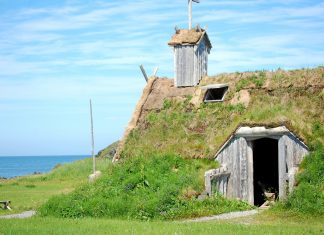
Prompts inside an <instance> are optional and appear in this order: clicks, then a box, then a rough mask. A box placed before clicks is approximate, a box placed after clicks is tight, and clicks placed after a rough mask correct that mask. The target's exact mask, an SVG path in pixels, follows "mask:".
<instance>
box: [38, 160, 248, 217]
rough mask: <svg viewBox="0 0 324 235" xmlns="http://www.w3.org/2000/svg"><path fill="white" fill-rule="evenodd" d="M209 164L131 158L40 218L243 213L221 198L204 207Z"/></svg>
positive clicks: (52, 204)
mask: <svg viewBox="0 0 324 235" xmlns="http://www.w3.org/2000/svg"><path fill="white" fill-rule="evenodd" d="M209 167H210V161H209V166H208V162H207V161H206V160H187V159H183V158H181V157H179V156H175V155H155V156H150V157H147V158H145V157H134V158H129V159H127V160H126V161H125V162H123V163H119V164H117V165H112V166H111V167H110V168H109V170H108V172H107V173H108V174H106V175H105V176H103V177H102V178H100V179H99V180H98V181H96V182H95V183H94V184H87V185H84V186H83V187H81V188H79V189H77V190H76V191H75V192H73V193H71V194H68V195H61V196H56V197H53V198H51V199H50V200H49V201H48V202H47V203H46V204H45V205H43V206H42V207H41V208H40V210H39V213H40V215H42V216H46V215H51V216H56V217H70V218H80V217H108V218H135V219H142V220H149V219H175V218H186V217H194V216H197V215H200V216H204V215H210V214H218V213H222V212H227V211H233V210H244V209H247V208H250V206H249V205H247V204H246V203H243V202H238V201H229V200H225V199H224V198H222V197H221V196H215V197H211V198H209V199H207V200H204V201H200V200H198V199H197V198H196V197H197V195H198V194H199V192H202V191H203V190H204V188H203V185H204V184H203V172H204V171H205V170H207V169H208V168H209Z"/></svg>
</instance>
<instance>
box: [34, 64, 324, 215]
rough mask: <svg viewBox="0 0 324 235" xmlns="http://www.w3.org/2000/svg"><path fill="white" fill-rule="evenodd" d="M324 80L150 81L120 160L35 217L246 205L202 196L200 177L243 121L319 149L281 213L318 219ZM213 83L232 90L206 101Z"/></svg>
mask: <svg viewBox="0 0 324 235" xmlns="http://www.w3.org/2000/svg"><path fill="white" fill-rule="evenodd" d="M323 80H324V68H323V67H319V68H316V69H302V70H294V71H282V70H278V71H275V72H266V71H257V72H249V73H233V74H221V75H218V76H216V77H206V78H204V79H203V80H202V82H201V84H200V85H199V86H198V87H194V88H193V87H191V88H175V87H174V86H173V81H172V80H169V79H166V78H151V79H150V80H149V81H148V84H147V86H146V87H145V89H144V91H143V95H142V97H141V99H140V100H139V102H138V104H137V106H136V108H135V112H134V114H133V116H132V118H131V121H130V123H129V125H128V127H127V129H126V131H125V135H124V138H123V139H122V140H121V141H120V142H119V146H118V149H117V154H116V156H117V157H119V158H118V159H119V163H118V164H112V165H110V166H109V167H108V169H107V170H106V171H104V172H103V176H102V177H101V178H100V179H98V180H97V181H96V182H95V183H94V184H85V185H83V186H82V187H80V188H78V189H76V190H75V191H74V192H72V193H70V194H67V195H61V196H55V197H52V198H51V199H50V200H49V201H48V202H47V203H46V204H44V205H43V206H42V207H41V208H40V209H39V213H40V215H41V216H55V217H63V218H83V217H106V218H122V219H126V218H133V219H142V220H151V219H154V220H155V219H158V220H160V219H163V220H164V219H179V218H192V217H198V216H206V215H213V214H218V213H223V212H229V211H237V210H246V209H249V208H251V207H252V206H251V205H249V204H247V203H246V202H244V201H240V200H229V199H225V198H224V197H222V196H221V195H220V194H218V193H215V194H214V195H210V196H209V197H208V196H207V195H206V192H205V187H204V173H205V172H206V171H207V170H210V169H215V168H217V167H218V165H217V163H216V162H215V161H213V160H212V158H213V157H214V155H215V153H216V151H217V149H218V148H219V147H220V146H221V145H222V143H224V142H225V141H226V139H227V138H228V136H229V135H230V134H231V133H232V132H233V131H234V130H236V128H237V127H238V126H239V125H244V124H248V125H250V126H253V125H260V124H262V125H265V126H278V125H282V124H284V125H285V126H287V127H288V128H289V129H290V130H291V131H293V132H294V133H296V134H297V135H298V137H299V138H301V139H303V141H305V143H306V144H307V145H308V146H309V147H310V148H311V149H316V150H317V152H314V153H313V156H315V157H309V161H308V162H306V163H304V164H303V165H302V170H303V172H304V176H301V177H299V178H298V181H299V182H297V183H300V185H301V187H298V188H297V190H296V191H295V193H294V194H293V195H292V197H291V199H289V200H288V203H283V204H282V205H281V204H280V205H281V206H278V207H277V208H279V210H281V209H283V210H285V208H286V209H289V210H292V211H297V212H301V213H304V212H305V213H309V214H314V215H315V214H318V215H322V214H323V211H322V210H321V209H319V208H322V207H321V205H323V202H324V197H323V193H322V188H323V172H322V169H323V160H322V158H323V148H322V147H321V146H322V144H323V127H322V123H323V118H324V115H323V98H324V97H323V96H324V92H323V88H324V84H323ZM214 83H226V84H228V86H229V88H228V92H227V93H226V95H225V99H224V101H223V102H216V103H204V102H203V100H204V96H205V95H204V93H205V88H204V86H205V85H207V84H214ZM106 152H107V151H106ZM116 156H115V157H116ZM115 160H116V158H115ZM301 202H302V203H301ZM301 204H302V205H301ZM280 208H281V209H280Z"/></svg>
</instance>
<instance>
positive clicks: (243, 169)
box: [211, 133, 308, 204]
mask: <svg viewBox="0 0 324 235" xmlns="http://www.w3.org/2000/svg"><path fill="white" fill-rule="evenodd" d="M276 138H279V140H278V158H279V159H278V171H279V198H280V199H284V198H285V197H286V195H287V193H288V192H286V189H287V188H288V189H289V192H291V191H292V190H293V187H294V184H295V174H296V173H297V170H298V167H299V164H300V163H301V161H302V160H303V158H304V157H305V155H307V154H308V149H307V146H306V145H305V144H303V143H302V142H301V141H300V140H299V139H297V138H296V137H295V136H294V135H293V134H291V133H290V134H286V135H282V136H279V137H276ZM252 146H253V140H247V139H246V138H244V137H235V136H234V137H233V138H232V139H231V140H230V141H229V142H228V143H227V144H226V146H225V147H224V148H223V150H222V151H221V152H220V153H219V154H218V156H217V159H216V160H217V161H218V162H219V163H220V164H221V166H222V167H226V169H227V172H228V173H229V178H228V183H227V192H224V188H221V184H220V183H214V182H212V183H213V184H216V189H218V191H219V192H222V193H223V194H224V195H226V196H227V197H230V198H240V199H243V200H245V201H247V202H249V203H251V204H253V203H254V187H253V147H252ZM214 187H215V185H213V186H211V188H214Z"/></svg>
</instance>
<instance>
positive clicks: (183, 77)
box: [168, 27, 212, 87]
mask: <svg viewBox="0 0 324 235" xmlns="http://www.w3.org/2000/svg"><path fill="white" fill-rule="evenodd" d="M168 44H169V46H172V47H173V48H174V70H175V78H174V85H175V86H176V87H188V86H196V85H197V84H198V83H199V81H200V80H201V78H202V77H204V76H207V69H208V54H209V53H210V50H211V48H212V45H211V43H210V40H209V38H208V35H207V32H206V31H205V30H204V29H201V28H200V27H196V28H195V29H179V30H178V29H177V30H176V33H175V34H174V35H173V36H172V38H171V40H170V41H169V43H168Z"/></svg>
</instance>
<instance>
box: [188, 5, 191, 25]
mask: <svg viewBox="0 0 324 235" xmlns="http://www.w3.org/2000/svg"><path fill="white" fill-rule="evenodd" d="M188 4H189V7H188V15H189V30H190V29H191V28H192V0H189V1H188Z"/></svg>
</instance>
